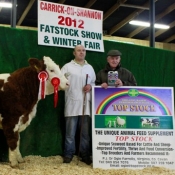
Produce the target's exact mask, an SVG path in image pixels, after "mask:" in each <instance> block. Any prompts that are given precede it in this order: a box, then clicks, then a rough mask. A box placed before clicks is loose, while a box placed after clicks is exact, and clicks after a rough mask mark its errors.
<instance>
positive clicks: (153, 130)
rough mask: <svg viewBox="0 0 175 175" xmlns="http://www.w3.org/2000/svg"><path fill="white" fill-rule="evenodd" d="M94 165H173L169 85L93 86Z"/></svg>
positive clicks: (136, 166)
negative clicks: (106, 87)
mask: <svg viewBox="0 0 175 175" xmlns="http://www.w3.org/2000/svg"><path fill="white" fill-rule="evenodd" d="M92 95H93V101H92V114H93V115H92V136H93V138H92V141H93V167H94V168H103V169H118V168H132V169H140V168H146V167H153V166H156V167H157V166H159V167H165V168H170V169H175V139H174V134H175V129H174V92H173V88H171V87H136V86H135V87H131V86H128V87H127V86H125V87H120V88H115V87H109V88H108V89H104V88H101V87H93V89H92Z"/></svg>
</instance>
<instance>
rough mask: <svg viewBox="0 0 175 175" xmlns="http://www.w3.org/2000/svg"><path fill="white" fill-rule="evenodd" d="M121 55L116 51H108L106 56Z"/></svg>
mask: <svg viewBox="0 0 175 175" xmlns="http://www.w3.org/2000/svg"><path fill="white" fill-rule="evenodd" d="M121 55H122V53H121V52H120V51H118V50H110V51H109V52H108V54H107V56H121Z"/></svg>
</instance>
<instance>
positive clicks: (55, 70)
mask: <svg viewBox="0 0 175 175" xmlns="http://www.w3.org/2000/svg"><path fill="white" fill-rule="evenodd" d="M29 64H30V66H32V67H34V68H35V69H36V70H37V72H38V73H39V72H40V71H46V72H47V73H48V80H47V81H46V95H49V94H52V93H53V92H54V89H53V86H52V84H51V80H52V78H54V77H57V78H59V79H60V84H59V89H61V90H65V89H66V88H67V87H68V85H69V84H68V80H67V79H66V78H65V76H64V75H63V74H62V73H61V70H60V68H59V66H58V65H57V64H56V63H55V62H54V61H53V60H52V59H51V58H50V57H45V56H44V57H43V60H42V61H40V60H38V59H35V58H31V59H29Z"/></svg>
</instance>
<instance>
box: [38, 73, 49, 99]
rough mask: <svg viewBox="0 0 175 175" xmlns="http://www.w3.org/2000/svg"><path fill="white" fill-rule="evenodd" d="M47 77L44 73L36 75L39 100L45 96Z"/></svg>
mask: <svg viewBox="0 0 175 175" xmlns="http://www.w3.org/2000/svg"><path fill="white" fill-rule="evenodd" d="M48 77H49V75H48V73H47V72H46V71H41V72H40V73H39V74H38V79H39V81H40V85H39V93H38V98H39V99H44V98H45V94H46V80H47V79H48Z"/></svg>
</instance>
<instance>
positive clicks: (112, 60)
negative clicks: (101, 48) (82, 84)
mask: <svg viewBox="0 0 175 175" xmlns="http://www.w3.org/2000/svg"><path fill="white" fill-rule="evenodd" d="M121 55H122V54H121V52H120V51H118V50H110V51H109V52H108V54H107V56H108V57H107V62H108V63H107V65H106V67H105V68H104V69H102V70H100V71H99V72H98V73H97V76H96V81H95V84H96V85H101V87H103V88H105V89H106V88H107V87H108V72H109V71H117V72H118V79H117V80H116V82H115V85H116V87H119V86H136V85H137V82H136V80H135V77H134V75H133V74H132V73H131V72H130V71H129V70H127V69H125V68H122V67H121V64H120V61H121V57H120V56H121Z"/></svg>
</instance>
